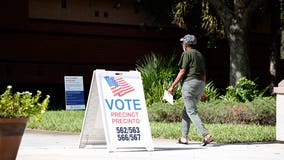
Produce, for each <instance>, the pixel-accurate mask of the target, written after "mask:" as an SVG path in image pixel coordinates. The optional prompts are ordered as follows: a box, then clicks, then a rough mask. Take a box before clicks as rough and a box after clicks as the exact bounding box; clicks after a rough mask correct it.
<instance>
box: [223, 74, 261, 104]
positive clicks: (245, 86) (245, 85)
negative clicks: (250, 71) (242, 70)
mask: <svg viewBox="0 0 284 160" xmlns="http://www.w3.org/2000/svg"><path fill="white" fill-rule="evenodd" d="M259 93H260V92H259V91H258V90H257V86H256V84H255V83H254V82H253V81H251V80H248V79H247V78H246V77H243V78H241V79H240V80H238V82H237V83H236V85H235V86H232V85H230V86H228V87H227V88H226V94H225V96H222V97H221V98H222V99H224V100H227V101H237V102H245V101H252V100H253V99H254V98H255V97H257V96H259Z"/></svg>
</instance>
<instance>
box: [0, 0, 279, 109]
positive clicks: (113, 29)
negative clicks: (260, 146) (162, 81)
mask: <svg viewBox="0 0 284 160" xmlns="http://www.w3.org/2000/svg"><path fill="white" fill-rule="evenodd" d="M62 1H64V0H61V1H60V0H57V1H51V0H9V1H3V2H1V6H0V21H1V23H0V53H1V56H0V87H1V88H2V89H1V90H4V89H5V87H6V85H8V84H12V85H14V86H13V87H14V88H15V90H17V89H19V90H31V91H33V90H42V91H43V93H44V94H49V95H51V97H52V99H51V106H56V107H58V106H61V107H64V105H65V102H64V76H65V75H69V76H72V75H81V76H84V85H85V91H86V96H85V97H86V98H87V97H88V96H87V94H88V90H89V87H90V82H91V76H92V73H93V71H94V70H95V69H110V70H131V69H135V65H136V63H137V61H138V60H140V59H141V58H142V57H143V56H145V55H146V54H149V53H151V52H156V53H159V54H162V55H168V54H171V53H173V52H174V51H177V52H178V53H181V47H180V42H179V38H180V37H182V36H183V35H184V34H185V32H184V31H183V30H180V29H177V28H175V27H170V26H167V27H164V28H163V29H160V28H155V27H147V26H146V25H141V24H143V23H147V22H145V21H144V19H143V18H141V17H140V16H141V15H140V14H141V13H140V12H138V13H137V12H136V11H135V10H133V7H132V5H134V4H131V2H133V0H122V3H121V6H120V7H119V8H118V9H114V8H113V4H111V3H110V4H109V3H103V2H106V1H96V0H80V1H79V0H77V1H76V0H66V8H64V7H63V8H62ZM128 1H129V2H128ZM39 2H41V3H39ZM109 2H111V1H109ZM126 4H129V5H128V6H127V5H126ZM100 5H101V7H99V6H100ZM80 7H83V8H85V9H80ZM96 12H98V16H96ZM105 12H107V13H108V16H107V17H105V16H104V13H105ZM265 15H266V14H265ZM266 18H268V19H269V16H268V17H266ZM265 22H267V20H265V21H259V23H262V24H265ZM268 27H269V25H266V27H264V26H263V25H262V27H260V28H255V31H256V32H255V33H253V37H254V38H252V39H251V41H250V43H251V44H250V46H251V55H250V59H251V67H252V68H251V69H252V75H253V78H254V79H256V80H257V82H258V83H259V84H261V86H267V85H268V84H269V82H270V75H269V56H270V48H269V47H270V43H271V37H270V34H269V28H268ZM201 51H202V52H203V54H204V55H205V57H206V59H207V68H208V75H207V79H208V81H211V80H212V81H214V83H215V85H216V87H218V88H223V89H224V88H225V87H227V86H228V84H229V49H228V46H227V43H226V42H225V41H224V42H222V43H221V45H220V46H219V47H218V48H202V49H201ZM260 55H261V56H260ZM282 68H283V65H282ZM282 75H283V74H282Z"/></svg>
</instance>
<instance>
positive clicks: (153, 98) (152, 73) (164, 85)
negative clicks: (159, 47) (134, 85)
mask: <svg viewBox="0 0 284 160" xmlns="http://www.w3.org/2000/svg"><path fill="white" fill-rule="evenodd" d="M136 69H137V70H138V71H139V72H140V73H141V76H142V80H143V87H144V93H145V99H146V103H147V105H150V104H152V103H155V102H161V101H162V96H163V93H164V90H165V89H168V87H169V86H170V85H171V83H172V81H173V79H174V78H175V76H176V74H177V73H178V67H177V65H176V54H172V55H171V56H169V57H162V56H160V55H158V54H155V53H151V54H150V55H146V56H145V57H144V58H143V59H142V60H140V61H139V62H138V63H137V65H136ZM178 97H180V92H177V94H175V98H178Z"/></svg>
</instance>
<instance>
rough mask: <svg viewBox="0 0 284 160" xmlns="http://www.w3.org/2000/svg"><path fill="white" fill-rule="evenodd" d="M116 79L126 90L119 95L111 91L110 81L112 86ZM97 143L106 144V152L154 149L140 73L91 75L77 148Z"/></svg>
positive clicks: (117, 72)
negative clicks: (121, 82)
mask: <svg viewBox="0 0 284 160" xmlns="http://www.w3.org/2000/svg"><path fill="white" fill-rule="evenodd" d="M115 79H116V80H115ZM117 79H122V81H123V83H125V84H127V86H128V87H130V89H129V88H128V89H126V90H123V91H121V90H120V92H119V93H117V92H116V90H112V89H111V84H112V81H115V82H114V83H116V82H117ZM120 87H121V86H120ZM125 88H126V87H124V89H125ZM102 124H103V125H102ZM101 144H106V145H107V148H108V150H109V151H114V150H116V149H126V148H146V149H147V150H148V151H153V150H154V148H153V143H152V135H151V129H150V123H149V118H148V113H147V107H146V102H145V96H144V89H143V84H142V80H141V74H140V72H138V71H129V72H126V71H105V70H95V71H94V72H93V78H92V83H91V88H90V92H89V97H88V102H87V108H86V111H85V118H84V123H83V126H82V131H81V136H80V146H79V147H80V148H83V147H86V145H101Z"/></svg>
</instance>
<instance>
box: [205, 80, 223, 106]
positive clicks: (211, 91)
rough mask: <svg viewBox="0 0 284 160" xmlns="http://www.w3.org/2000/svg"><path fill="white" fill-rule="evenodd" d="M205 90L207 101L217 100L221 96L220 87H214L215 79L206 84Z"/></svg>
mask: <svg viewBox="0 0 284 160" xmlns="http://www.w3.org/2000/svg"><path fill="white" fill-rule="evenodd" d="M204 92H205V94H206V101H212V100H216V99H219V97H220V94H219V92H218V89H217V88H215V87H214V83H213V81H210V82H208V83H207V84H206V86H205V89H204Z"/></svg>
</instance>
